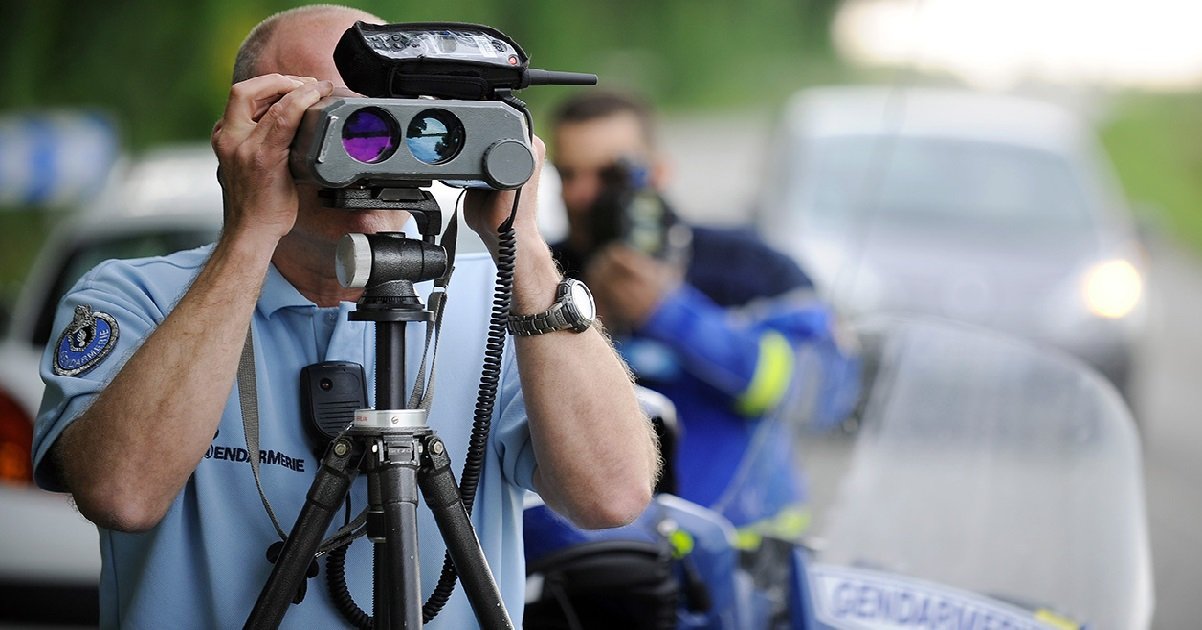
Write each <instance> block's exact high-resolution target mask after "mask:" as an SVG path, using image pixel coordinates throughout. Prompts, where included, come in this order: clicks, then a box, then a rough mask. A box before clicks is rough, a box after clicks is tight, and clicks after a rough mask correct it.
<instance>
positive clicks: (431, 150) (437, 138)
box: [405, 109, 467, 164]
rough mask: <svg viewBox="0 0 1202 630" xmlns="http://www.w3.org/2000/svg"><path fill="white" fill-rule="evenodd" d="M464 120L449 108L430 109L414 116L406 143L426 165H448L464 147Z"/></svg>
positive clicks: (407, 132)
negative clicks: (460, 119) (461, 120)
mask: <svg viewBox="0 0 1202 630" xmlns="http://www.w3.org/2000/svg"><path fill="white" fill-rule="evenodd" d="M466 135H467V134H466V132H465V131H464V129H463V123H461V122H459V119H458V118H456V117H455V115H454V114H452V113H451V112H449V111H447V110H445V109H427V110H425V111H423V112H421V113H419V114H418V115H416V116H414V117H413V120H412V121H410V122H409V128H408V129H406V130H405V144H406V145H407V146H408V147H409V151H410V152H412V153H413V157H415V158H417V159H418V160H420V161H422V162H425V163H426V164H444V163H446V162H450V161H451V160H453V159H455V156H456V155H459V152H460V151H461V150H463V141H464V138H465V137H466Z"/></svg>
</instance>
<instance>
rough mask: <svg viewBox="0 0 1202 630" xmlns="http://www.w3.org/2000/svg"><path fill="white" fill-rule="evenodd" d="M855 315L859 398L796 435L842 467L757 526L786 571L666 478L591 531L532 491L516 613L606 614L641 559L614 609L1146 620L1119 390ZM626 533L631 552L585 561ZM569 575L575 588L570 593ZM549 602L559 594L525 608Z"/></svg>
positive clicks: (1060, 359) (1107, 622)
mask: <svg viewBox="0 0 1202 630" xmlns="http://www.w3.org/2000/svg"><path fill="white" fill-rule="evenodd" d="M855 328H856V332H857V333H858V336H859V338H860V340H861V343H862V347H863V351H862V358H863V367H864V371H863V383H864V388H863V392H862V396H861V398H860V404H859V406H858V408H857V411H856V413H855V414H854V415H853V418H852V420H851V421H850V422H848V423H846V425H847V426H848V427H850V428H849V430H848V431H846V432H845V433H844V434H841V435H835V436H833V437H831V438H827V439H821V440H819V443H818V444H816V445H812V446H811V448H810V449H809V450H810V451H811V452H815V453H817V452H823V454H824V456H825V459H826V460H828V461H831V462H837V463H838V464H841V465H843V466H845V467H846V472H845V473H843V474H841V475H840V481H839V483H838V485H837V486H836V488H835V491H834V493H833V498H832V499H831V500H830V506H829V508H828V509H825V510H822V511H821V512H820V514H819V518H818V520H817V521H816V523H815V524H814V526H813V527H812V528H811V532H810V534H809V535H807V537H806V538H805V540H804V541H802V543H801V544H798V543H797V541H766V546H767V551H766V553H765V552H761V553H760V554H759V556H760V558H759V560H762V559H763V557H764V556H765V555H767V556H769V557H772V558H776V559H778V560H779V559H780V558H787V562H785V563H784V564H785V565H786V567H785V569H784V570H781V568H780V567H781V564H782V563H780V562H777V563H775V565H774V566H775V569H772V570H768V571H764V570H763V567H764V563H763V562H759V561H757V560H756V559H755V558H750V559H749V558H748V557H747V554H745V553H741V552H739V551H737V550H736V549H735V546H734V542H733V540H734V539H733V531H732V529H731V528H730V526H729V523H724V522H723V519H722V517H721V514H720V513H718V512H716V511H715V510H710V509H708V508H705V507H702V506H696V505H692V504H688V503H687V502H683V501H681V500H680V499H678V498H676V497H672V496H671V495H661V496H659V497H657V500H656V502H655V503H654V504H653V505H652V507H651V508H649V509H648V511H647V512H646V513H645V514H644V515H643V516H642V517H641V518H640V519H639V520H638V521H636V522H635V523H633V524H632V525H630V526H627V527H625V528H619V529H617V530H606V531H604V532H582V531H581V530H574V528H571V527H570V526H569V525H566V523H565V522H563V521H562V520H560V521H558V522H557V523H556V522H554V521H553V520H548V521H543V522H541V523H540V522H539V519H538V517H537V516H536V515H537V514H538V509H537V508H534V509H533V511H528V517H530V516H535V518H528V519H527V525H528V526H530V525H532V524H533V527H531V528H530V529H529V530H528V533H527V543H528V544H527V553H528V562H529V563H530V566H529V568H528V574H529V575H531V576H532V578H533V579H534V580H535V581H538V580H541V582H540V586H541V587H542V588H540V589H528V590H529V591H530V593H531V597H530V598H528V604H527V612H528V613H530V612H531V611H532V610H533V611H535V614H534V616H533V617H529V618H528V627H562V628H589V627H620V626H617V625H616V624H614V623H612V619H611V618H609V617H607V615H609V614H610V613H612V612H614V611H615V610H617V609H624V607H625V606H626V604H627V603H629V602H630V601H631V599H629V598H627V597H625V596H624V595H623V594H622V592H623V584H624V583H626V582H630V581H632V579H633V578H634V577H635V576H640V577H642V578H647V579H645V580H644V581H643V582H644V583H643V590H642V591H641V593H642V598H641V600H639V601H641V602H642V603H643V604H645V605H647V606H645V607H644V608H638V607H634V608H630V609H624V610H625V612H626V613H628V614H627V615H626V616H625V617H621V616H619V617H616V618H617V619H621V620H622V623H623V624H624V625H625V627H629V628H672V627H679V628H771V627H791V628H799V629H811V628H818V629H826V628H836V629H848V630H851V629H893V628H924V629H927V628H929V629H944V628H947V629H951V628H968V629H984V628H1024V629H1025V628H1032V629H1035V628H1044V629H1053V630H1065V629H1068V628H1089V629H1091V630H1110V629H1124V630H1125V629H1142V628H1147V627H1148V626H1149V624H1150V622H1151V618H1152V611H1153V595H1152V592H1153V589H1152V578H1151V561H1150V552H1149V544H1148V534H1147V522H1146V514H1145V508H1144V495H1143V473H1142V466H1141V462H1140V451H1139V440H1138V434H1137V432H1136V431H1135V424H1134V422H1133V420H1132V417H1131V414H1130V411H1129V410H1128V409H1127V407H1126V405H1125V403H1124V401H1123V399H1122V397H1121V396H1120V395H1119V394H1118V393H1117V391H1116V390H1114V388H1113V387H1112V386H1111V385H1110V384H1109V383H1108V382H1107V381H1105V380H1104V379H1103V378H1102V377H1101V376H1100V375H1098V374H1096V373H1095V372H1093V371H1092V369H1090V368H1088V367H1086V366H1085V365H1084V364H1082V363H1080V362H1079V361H1077V360H1075V359H1073V358H1071V357H1068V356H1067V355H1063V354H1061V353H1059V352H1057V351H1054V350H1051V349H1048V348H1043V347H1038V346H1035V345H1032V344H1030V343H1028V342H1024V341H1019V340H1016V339H1013V338H1010V337H1006V336H1003V335H1001V334H997V333H992V332H987V331H983V330H981V329H976V328H972V327H969V326H966V325H961V324H954V323H950V322H944V321H935V320H923V319H914V318H878V319H874V320H872V321H865V322H860V323H858V324H857V325H856V327H855ZM835 467H836V468H838V467H839V466H835ZM544 510H545V508H544ZM542 516H544V517H545V516H548V515H547V514H546V513H543V514H542ZM550 516H551V517H552V518H553V515H550ZM556 529H558V530H560V531H561V532H562V531H566V532H570V535H568V536H566V537H561V538H558V539H557V538H555V537H554V536H551V535H550V533H549V532H551V531H555V530H556ZM681 532H683V533H681ZM532 537H533V538H534V540H533V541H532ZM636 540H638V541H639V544H641V545H643V547H642V549H643V554H644V555H643V556H642V558H641V559H642V561H643V562H642V564H628V563H625V562H621V561H618V562H611V563H610V564H608V565H607V566H606V569H607V571H601V572H597V571H594V570H593V569H595V568H596V566H597V565H599V564H605V562H606V559H608V560H610V561H612V560H614V558H616V557H618V556H619V555H622V554H621V553H615V550H621V549H625V550H627V551H629V549H630V545H629V543H632V542H634V541H636ZM769 543H770V544H769ZM582 557H588V558H589V559H590V560H591V563H590V562H580V559H581V558H582ZM649 567H656V570H655V571H652V570H650V569H649ZM598 573H601V574H604V576H605V577H606V578H608V579H601V578H598V577H597V576H598ZM651 576H655V577H654V579H652V578H651ZM652 582H654V584H655V586H654V587H652V586H651V583H652ZM528 584H529V582H528ZM582 594H583V595H584V599H588V597H591V598H592V603H591V607H588V606H586V607H583V608H573V607H574V605H575V603H576V602H577V601H580V598H581V596H582ZM657 598H658V599H657ZM635 599H638V598H635ZM652 602H654V605H651V603H652ZM540 607H541V609H540ZM552 608H554V609H555V610H557V611H562V610H569V611H572V612H571V613H570V614H568V615H559V616H558V617H557V619H558V620H559V621H560V622H562V623H560V625H554V624H547V625H540V624H541V620H542V619H544V618H545V615H542V614H541V612H545V611H546V610H549V609H552ZM540 610H541V612H540ZM531 620H533V622H534V624H533V625H531V624H530V621H531Z"/></svg>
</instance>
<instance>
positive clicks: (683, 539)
mask: <svg viewBox="0 0 1202 630" xmlns="http://www.w3.org/2000/svg"><path fill="white" fill-rule="evenodd" d="M668 543H669V544H671V545H672V555H673V556H674V557H676V558H678V559H679V558H683V557H685V556H687V555H689V554H690V553H693V546H694V541H693V535H692V534H690V533H689V532H686V531H685V530H683V529H676V530H673V531H672V533H671V534H668Z"/></svg>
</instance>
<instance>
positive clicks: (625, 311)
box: [552, 91, 854, 549]
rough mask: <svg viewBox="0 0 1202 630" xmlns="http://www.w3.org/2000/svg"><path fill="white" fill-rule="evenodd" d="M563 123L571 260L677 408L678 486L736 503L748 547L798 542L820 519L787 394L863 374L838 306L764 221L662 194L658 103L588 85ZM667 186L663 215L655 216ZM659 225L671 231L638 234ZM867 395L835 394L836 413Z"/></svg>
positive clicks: (704, 501) (567, 266)
mask: <svg viewBox="0 0 1202 630" xmlns="http://www.w3.org/2000/svg"><path fill="white" fill-rule="evenodd" d="M552 123H553V136H552V155H553V159H554V163H555V166H556V168H557V169H558V170H559V174H560V177H561V179H562V183H563V201H564V204H565V207H566V210H567V217H568V235H567V238H566V240H564V241H563V242H560V243H557V244H556V245H555V246H554V250H555V254H556V257H557V258H558V260H559V261H560V262H561V264H562V265H563V268H564V270H565V272H566V273H568V274H569V275H574V276H577V277H580V278H583V279H584V280H585V281H586V282H587V284H588V285H589V286H590V287H591V288H592V290H593V293H594V295H595V297H596V301H597V308H598V313H599V314H600V317H601V319H602V321H603V323H604V324H605V326H606V328H607V329H610V330H612V331H614V332H615V339H616V341H617V345H618V347H619V349H620V351H621V352H622V354H623V355H624V356H625V357H626V359H627V361H628V362H629V364H630V366H631V367H632V368H633V369H634V371H635V374H636V376H637V377H638V381H639V383H640V384H641V385H645V386H647V387H649V388H651V389H654V390H657V391H659V392H661V393H663V394H665V395H666V396H667V397H668V398H669V399H671V400H672V402H673V403H674V404H675V405H676V408H677V413H678V416H679V418H680V421H681V423H682V425H683V435H682V439H681V442H680V444H679V449H678V452H677V466H676V474H677V475H678V477H679V489H678V494H680V495H681V496H682V497H684V498H686V499H689V500H691V501H694V502H696V503H699V504H701V505H704V506H707V507H712V508H714V509H716V510H718V511H720V512H722V513H723V514H724V515H725V516H726V517H727V518H729V519H730V520H731V521H732V522H733V523H734V524H735V525H736V526H737V527H739V528H740V539H739V540H740V545H741V546H743V547H744V548H748V549H754V548H756V547H757V546H758V545H759V542H760V540H761V538H762V536H764V535H771V536H773V537H777V538H784V539H788V540H796V539H797V538H798V537H799V536H800V535H801V533H802V531H803V530H804V528H805V526H806V524H807V518H808V516H807V512H806V510H805V488H804V483H803V479H802V477H801V471H800V468H799V465H798V462H797V458H796V454H795V451H794V448H795V447H794V441H793V439H792V438H793V436H792V433H791V432H790V427H789V426H788V423H787V422H785V421H784V420H783V419H782V418H781V412H782V405H783V404H784V403H785V402H786V400H788V399H789V397H790V396H791V395H792V394H794V393H796V392H797V390H798V387H799V383H801V382H802V381H803V380H804V379H810V380H811V381H813V380H814V379H818V380H819V381H824V383H823V384H820V385H819V386H818V387H819V388H820V389H826V391H828V392H830V391H836V390H838V388H837V387H836V388H835V389H833V390H832V389H831V388H830V387H829V386H830V385H832V384H834V383H835V382H836V381H838V380H839V379H840V378H845V377H847V376H848V375H849V374H850V373H851V370H850V369H849V366H850V365H851V364H852V363H853V362H854V355H853V354H852V353H851V351H850V348H840V347H838V346H837V345H836V344H835V337H834V330H835V328H834V320H833V316H832V312H831V310H830V308H829V307H828V306H827V305H825V304H823V303H821V302H818V301H816V300H815V299H814V297H813V293H812V285H811V282H810V280H809V278H808V277H807V276H806V275H805V274H804V273H803V272H802V270H801V269H800V268H799V267H798V266H797V264H796V263H794V262H793V261H792V260H791V259H789V258H788V257H786V256H784V255H783V254H780V253H778V252H776V251H774V250H772V249H770V248H768V247H767V246H766V245H764V244H763V243H762V242H761V240H760V239H759V238H758V237H757V236H755V235H754V234H753V233H751V232H749V231H746V230H735V229H713V228H705V227H700V226H692V225H688V224H687V223H685V222H684V221H683V220H682V219H681V218H680V217H679V216H677V215H676V214H675V213H673V212H672V211H671V208H670V207H669V206H668V205H667V204H664V203H663V202H662V194H661V191H662V190H663V187H664V186H665V184H666V183H667V176H668V172H669V171H668V168H667V165H666V163H665V162H664V160H663V159H661V158H660V157H659V156H658V154H657V153H656V149H655V142H654V133H653V121H652V114H651V111H650V109H649V107H648V106H647V105H646V104H645V103H644V102H643V101H642V100H640V99H638V98H636V97H633V96H630V95H625V94H620V93H606V92H601V91H592V92H584V93H580V94H578V95H577V96H575V97H573V98H570V99H569V100H567V101H565V102H563V103H561V104H560V106H559V107H558V109H557V110H556V111H555V113H554V115H553V120H552ZM623 188H624V189H625V190H624V191H623V190H622V189H623ZM648 196H651V197H652V199H651V200H649V199H648ZM654 198H658V199H659V203H660V204H661V209H660V210H659V211H658V212H659V214H660V215H661V216H659V217H655V216H652V217H650V218H648V217H647V216H646V215H647V214H649V213H650V214H655V213H656V212H657V211H656V210H654V208H651V209H648V208H647V207H646V204H649V203H651V204H654V203H656V201H655V200H654ZM606 215H624V216H620V217H617V218H614V217H613V216H606ZM631 215H636V216H631ZM615 222H616V223H617V224H618V225H617V226H616V227H615V226H614V224H615ZM657 223H658V225H659V226H660V230H661V231H662V233H663V234H662V236H661V237H660V238H658V239H657V238H650V239H645V238H642V237H641V236H640V235H639V234H638V233H637V230H639V229H643V228H646V227H647V226H648V224H650V225H652V226H654V225H655V224H657ZM640 226H642V227H640ZM643 243H650V246H644V245H643ZM806 349H822V350H823V352H821V353H820V354H821V355H822V356H823V357H824V361H823V364H822V368H823V369H822V371H821V373H814V372H813V371H812V370H811V371H810V372H807V371H806V370H805V369H804V368H802V367H801V366H800V363H799V361H798V356H799V353H800V352H803V351H804V350H806ZM851 389H853V390H854V387H852V388H851ZM853 398H854V394H852V395H848V393H847V392H843V393H841V394H839V395H838V396H836V397H835V398H830V399H828V401H827V402H828V403H834V414H832V415H834V416H837V415H839V414H840V413H842V412H843V411H846V410H847V408H848V407H849V404H850V402H851V401H852V399H853ZM828 408H829V405H828Z"/></svg>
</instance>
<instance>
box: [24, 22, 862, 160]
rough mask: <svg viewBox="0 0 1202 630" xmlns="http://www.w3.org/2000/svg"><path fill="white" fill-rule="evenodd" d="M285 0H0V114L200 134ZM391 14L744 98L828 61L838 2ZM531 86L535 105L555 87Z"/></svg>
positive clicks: (681, 93) (539, 56)
mask: <svg viewBox="0 0 1202 630" xmlns="http://www.w3.org/2000/svg"><path fill="white" fill-rule="evenodd" d="M299 4H302V3H300V2H296V1H294V0H244V1H238V0H197V1H195V2H190V3H168V2H159V1H157V0H126V1H124V2H120V3H89V2H79V1H73V0H9V1H8V2H6V6H5V9H4V13H5V18H6V19H5V20H3V23H4V26H3V27H0V28H2V29H3V30H2V31H0V32H3V34H4V37H3V38H0V54H2V56H0V80H3V81H4V85H5V86H6V89H5V90H4V91H3V92H0V109H24V108H44V107H70V106H78V105H87V106H98V107H101V108H104V109H107V110H110V111H113V112H114V113H115V114H116V115H117V116H118V118H119V120H121V121H122V122H123V135H124V139H125V141H126V142H127V144H128V146H131V147H133V148H139V147H144V146H147V145H149V144H153V143H159V142H165V141H177V140H183V139H199V138H204V137H205V135H206V134H207V131H208V129H209V128H210V127H211V125H212V123H213V121H214V120H215V119H216V117H217V116H218V115H219V114H220V112H221V107H222V103H223V102H224V98H225V94H226V90H227V89H228V82H229V72H230V67H231V65H232V63H233V54H234V51H235V49H236V48H237V46H238V44H239V43H240V42H241V39H242V37H243V36H245V34H246V32H247V31H248V30H249V29H250V28H251V27H252V26H253V25H254V24H255V23H256V22H257V21H258V20H260V19H261V18H263V17H265V16H266V15H269V14H270V13H272V12H275V11H279V10H283V9H286V8H289V7H292V6H297V5H299ZM347 4H349V5H351V6H358V7H360V8H364V9H366V10H369V11H375V12H379V13H383V14H384V15H383V16H382V17H384V18H386V19H390V20H396V21H435V20H455V21H469V22H478V23H484V24H490V25H493V26H496V27H498V28H500V29H501V30H503V31H505V32H506V33H508V34H509V35H511V36H513V37H514V38H515V39H517V41H519V42H520V43H521V44H522V46H523V47H524V48H525V49H526V51H527V52H528V53H529V54H530V55H531V57H532V58H533V60H534V64H535V65H536V66H539V67H547V68H558V69H572V70H582V71H594V72H598V73H599V74H601V75H602V81H603V82H604V83H607V84H610V85H628V86H632V87H636V88H639V89H642V90H645V91H647V92H648V93H650V94H651V96H652V98H654V99H655V100H657V101H660V102H661V104H666V105H668V106H680V105H682V104H687V105H689V106H696V105H705V104H710V105H715V104H718V105H731V104H745V103H751V102H756V101H757V100H761V99H764V98H769V97H773V96H777V95H779V94H783V93H784V92H785V91H787V90H788V89H791V88H793V87H796V86H798V85H800V84H802V83H803V82H804V81H803V78H802V77H799V76H797V74H798V73H797V72H796V70H792V71H790V70H789V69H790V68H796V63H797V62H798V61H799V60H804V59H807V58H825V59H829V58H830V56H831V55H830V52H829V36H828V35H827V34H826V33H827V26H828V23H829V21H830V19H831V17H832V16H833V12H834V10H835V8H836V7H837V6H838V4H839V0H805V1H804V2H800V3H799V2H797V1H796V0H747V1H745V2H741V3H734V2H730V1H729V0H661V1H659V2H642V1H636V0H611V1H610V2H580V1H578V0H577V1H565V0H527V1H524V2H518V1H517V0H443V1H442V2H439V3H412V4H408V5H406V6H401V7H380V6H379V3H372V2H368V1H366V0H351V1H349V2H348V3H347ZM539 92H540V91H537V90H532V91H531V92H530V93H528V97H529V98H530V99H532V105H533V106H534V107H535V109H536V110H537V109H538V108H539V107H541V106H542V104H543V103H546V102H550V100H549V98H548V96H547V95H549V94H553V95H558V93H557V92H556V91H555V90H549V91H545V92H543V93H539Z"/></svg>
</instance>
